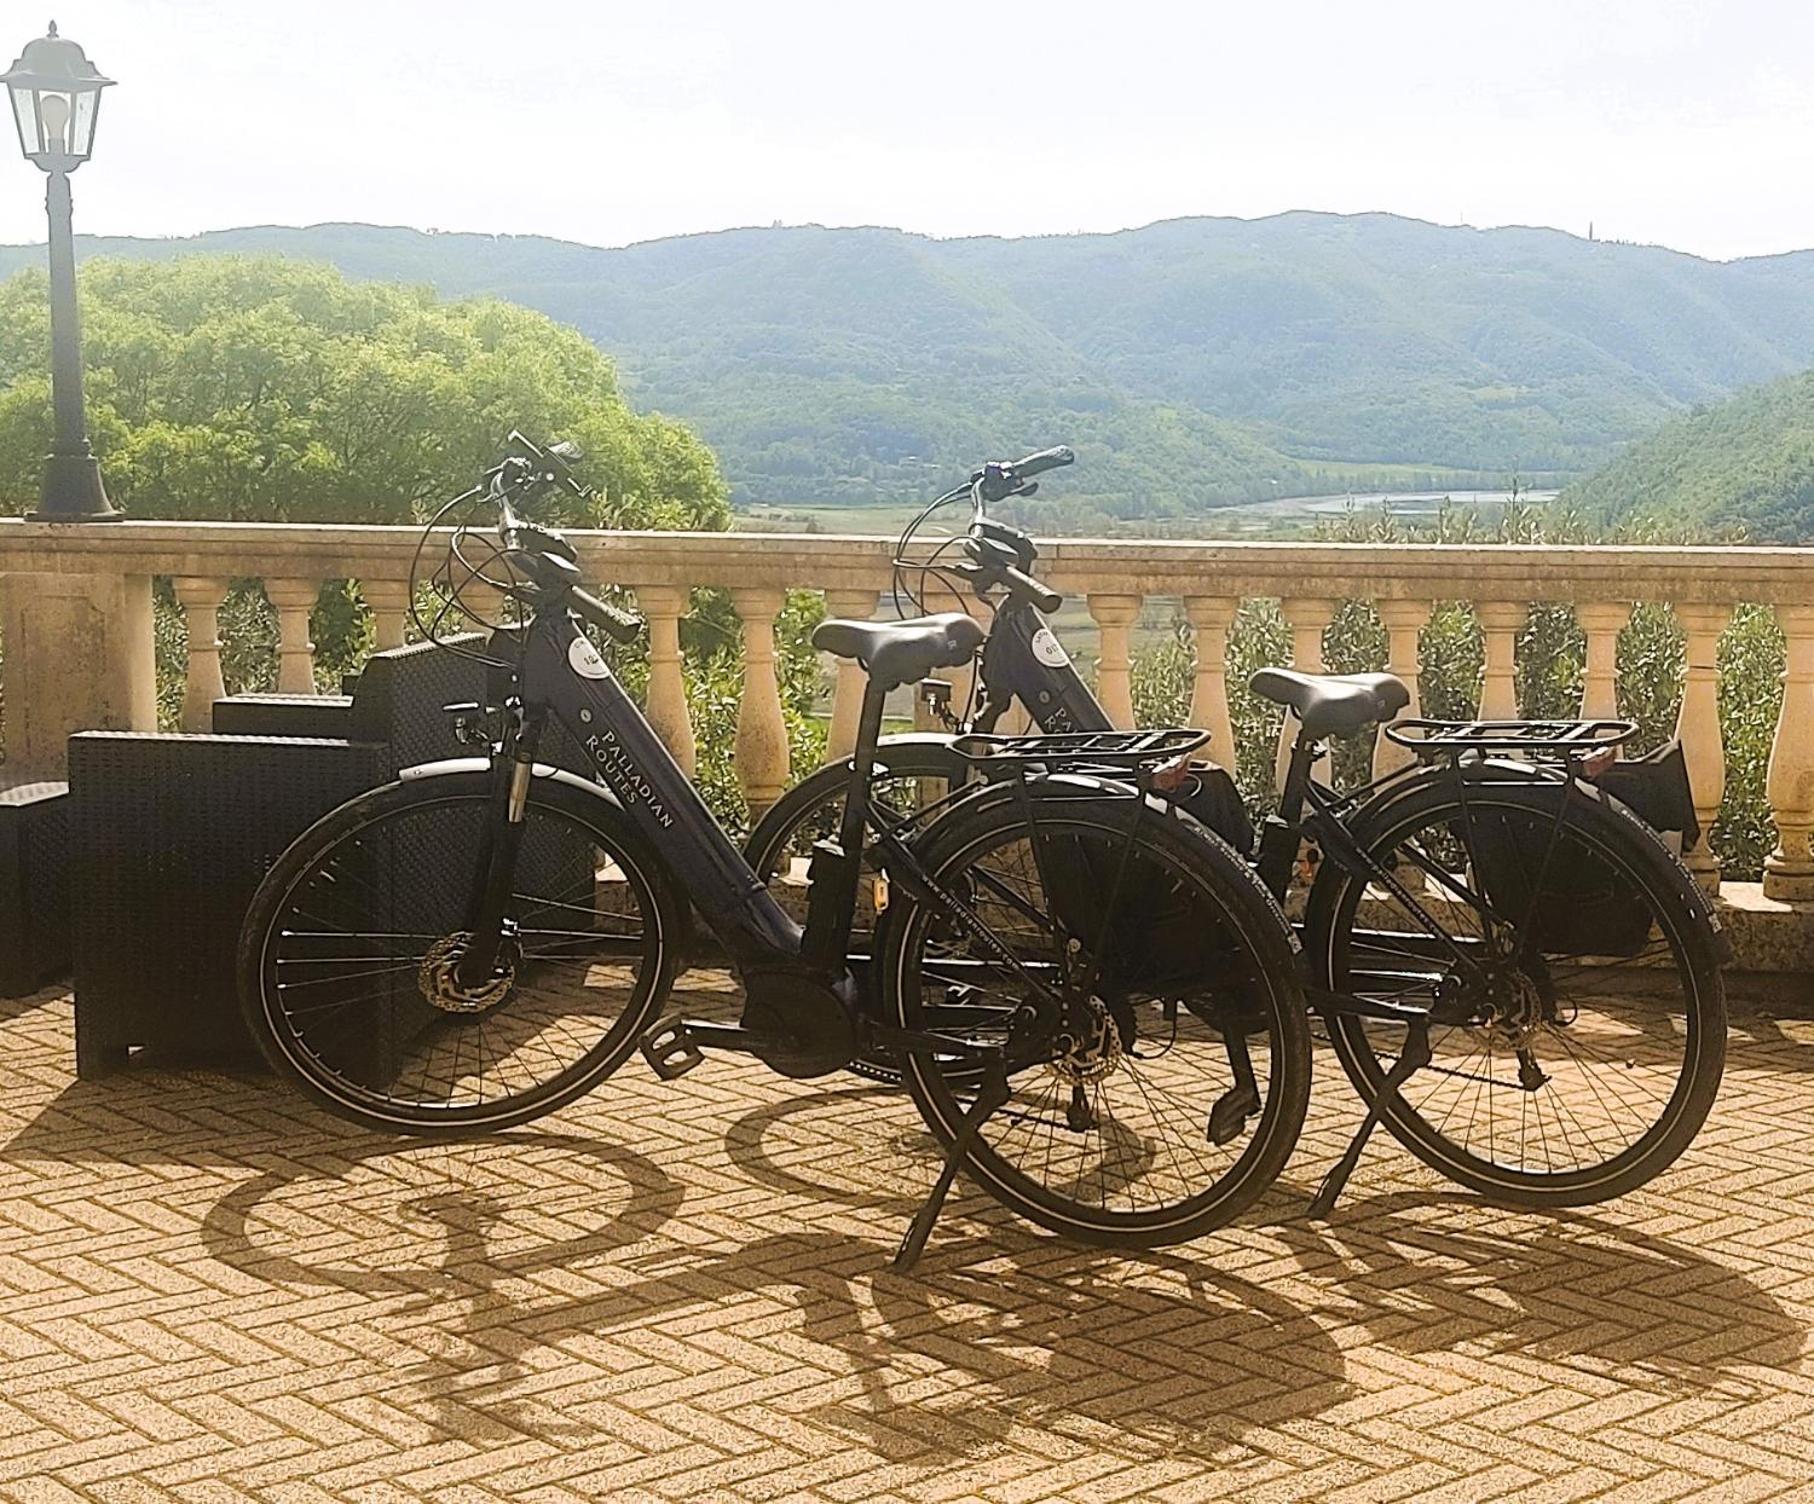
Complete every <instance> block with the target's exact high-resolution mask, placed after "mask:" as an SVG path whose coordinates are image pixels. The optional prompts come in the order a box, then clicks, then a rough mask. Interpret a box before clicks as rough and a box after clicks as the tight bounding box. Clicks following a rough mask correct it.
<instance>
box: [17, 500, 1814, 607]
mask: <svg viewBox="0 0 1814 1504" xmlns="http://www.w3.org/2000/svg"><path fill="white" fill-rule="evenodd" d="M419 536H420V530H419V529H418V528H414V527H407V526H399V527H374V526H356V525H334V524H323V523H239V522H150V521H145V522H140V521H126V522H113V523H87V524H79V523H78V524H71V523H42V522H31V521H28V520H25V519H23V518H0V573H59V574H61V573H84V572H103V573H114V572H119V573H130V574H161V575H200V576H214V577H221V576H236V577H237V576H248V577H263V578H285V577H291V578H305V579H307V578H313V579H326V578H334V577H339V576H352V577H360V576H369V577H371V578H374V579H400V578H402V577H404V576H405V575H406V574H407V573H408V570H409V567H410V562H411V560H412V558H413V556H414V554H415V550H416V545H417V541H418V538H419ZM569 536H570V537H571V538H572V540H573V542H574V543H575V545H576V546H577V547H578V548H579V550H580V552H581V555H582V557H584V558H585V560H586V561H587V566H588V570H589V573H590V574H591V575H592V577H593V578H594V579H595V580H596V581H597V582H599V583H600V584H625V585H676V586H680V585H725V586H735V587H745V588H755V589H763V588H777V587H787V586H797V587H798V586H811V587H820V588H827V589H833V590H837V589H845V590H865V589H882V588H885V587H886V585H887V583H888V579H889V574H890V560H891V559H892V556H893V551H894V540H893V539H892V538H884V537H867V536H861V537H859V536H838V535H830V534H823V533H812V534H793V533H653V532H593V531H586V530H579V529H576V530H574V531H573V532H571V533H570V534H569ZM429 548H430V553H429V555H428V556H425V557H427V558H428V559H429V560H430V562H431V567H432V562H433V559H432V555H433V550H434V548H435V545H433V544H430V546H429ZM1039 572H1040V574H1041V575H1042V577H1043V578H1045V579H1046V580H1048V581H1049V582H1050V583H1051V584H1052V585H1053V587H1054V588H1056V589H1059V590H1069V591H1072V592H1078V591H1086V590H1087V591H1091V592H1097V593H1103V594H1113V593H1118V592H1119V593H1126V594H1137V595H1204V596H1223V597H1227V596H1241V595H1279V594H1286V595H1291V596H1296V597H1331V598H1337V597H1348V596H1364V597H1371V598H1374V599H1403V600H1432V599H1455V598H1469V599H1475V600H1485V599H1499V600H1543V599H1553V600H1579V601H1588V600H1611V601H1631V600H1658V601H1672V602H1676V603H1692V602H1706V603H1716V604H1723V603H1731V602H1734V601H1741V600H1745V601H1760V602H1771V603H1779V604H1785V605H1814V549H1799V548H1759V547H1725V546H1707V547H1684V546H1664V545H1624V544H1592V545H1575V544H1464V543H1278V542H1248V541H1229V542H1178V541H1172V540H1162V539H1091V538H1064V539H1054V540H1051V541H1048V542H1045V543H1042V544H1041V562H1040V569H1039Z"/></svg>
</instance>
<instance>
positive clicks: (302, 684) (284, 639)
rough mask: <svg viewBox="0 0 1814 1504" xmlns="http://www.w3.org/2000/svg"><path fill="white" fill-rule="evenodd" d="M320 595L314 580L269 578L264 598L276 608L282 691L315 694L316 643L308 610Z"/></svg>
mask: <svg viewBox="0 0 1814 1504" xmlns="http://www.w3.org/2000/svg"><path fill="white" fill-rule="evenodd" d="M320 597H321V585H320V583H319V582H318V581H315V580H266V581H265V599H266V600H268V601H269V602H270V603H271V605H272V606H273V607H274V608H275V609H276V612H277V689H278V692H279V693H280V694H286V695H312V694H314V693H315V692H316V690H315V644H314V643H313V642H311V641H310V640H309V613H310V612H312V611H313V610H314V609H315V602H316V601H317V600H318V599H320Z"/></svg>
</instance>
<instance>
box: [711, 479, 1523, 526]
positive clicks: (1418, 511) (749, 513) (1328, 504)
mask: <svg viewBox="0 0 1814 1504" xmlns="http://www.w3.org/2000/svg"><path fill="white" fill-rule="evenodd" d="M1555 494H1556V493H1555V492H1554V491H1526V492H1525V493H1524V496H1525V499H1526V500H1528V501H1532V502H1545V501H1549V500H1551V499H1552V498H1553V497H1554V496H1555ZM1510 496H1511V493H1510V492H1509V491H1503V490H1499V491H1472V490H1460V489H1457V490H1453V491H1378V492H1373V493H1370V494H1366V495H1361V494H1343V495H1337V496H1281V497H1279V498H1278V499H1277V500H1275V501H1254V502H1247V503H1245V504H1243V505H1241V506H1232V507H1221V508H1218V509H1217V510H1215V511H1213V512H1205V513H1203V514H1202V515H1201V516H1197V517H1191V518H1187V519H1184V518H1180V519H1171V520H1168V521H1167V522H1166V524H1165V526H1164V536H1166V537H1169V538H1192V537H1195V538H1253V537H1273V538H1290V537H1294V536H1299V535H1302V534H1304V533H1307V532H1309V531H1310V530H1311V528H1312V527H1314V526H1315V525H1316V522H1317V520H1318V519H1319V518H1328V517H1339V516H1340V515H1341V514H1342V512H1343V511H1345V510H1346V509H1347V508H1348V507H1349V506H1350V505H1353V506H1354V507H1356V508H1357V509H1359V510H1362V511H1370V510H1372V509H1375V508H1377V507H1379V506H1381V505H1386V506H1389V507H1390V509H1391V511H1392V513H1393V515H1394V516H1397V517H1399V518H1402V519H1403V520H1405V521H1407V522H1418V521H1425V520H1427V519H1428V518H1430V517H1432V516H1434V515H1435V513H1436V511H1437V509H1438V508H1439V507H1440V506H1441V505H1442V504H1443V502H1444V501H1447V502H1448V503H1449V504H1450V505H1452V506H1454V507H1457V508H1464V507H1472V508H1474V509H1475V510H1476V511H1479V512H1480V513H1482V514H1483V516H1485V517H1487V518H1493V517H1497V515H1498V513H1499V511H1500V509H1501V508H1502V507H1504V505H1505V503H1506V502H1507V501H1508V500H1509V499H1510ZM918 511H919V508H918V507H913V506H898V505H892V504H889V505H877V506H849V507H831V506H809V505H795V506H787V505H781V504H777V503H764V504H758V505H755V506H750V507H747V508H739V509H738V512H737V523H736V525H737V527H738V529H739V530H740V531H746V532H771V533H800V532H823V533H834V534H836V533H844V534H849V533H879V534H882V535H883V536H886V537H894V536H896V535H898V534H899V533H900V531H901V529H902V528H904V527H906V525H907V524H908V523H909V522H910V521H912V520H913V518H914V516H915V515H916V514H917V513H918ZM964 515H965V514H964V509H963V508H962V507H961V506H952V507H951V508H949V509H948V511H947V512H945V513H944V514H942V516H943V518H945V519H948V521H949V522H950V524H951V525H953V526H955V525H958V524H961V523H962V522H963V520H964ZM1153 530H1154V524H1151V523H1134V524H1130V525H1129V526H1127V527H1126V528H1125V530H1118V531H1125V534H1126V535H1128V536H1134V537H1148V536H1152V535H1153Z"/></svg>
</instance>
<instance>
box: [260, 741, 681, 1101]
mask: <svg viewBox="0 0 1814 1504" xmlns="http://www.w3.org/2000/svg"><path fill="white" fill-rule="evenodd" d="M493 818H494V815H493V811H492V805H491V790H490V778H489V775H488V774H486V773H484V772H470V773H469V772H459V773H453V774H445V775H440V776H436V777H429V778H422V779H417V780H409V781H405V782H400V783H394V784H390V785H388V786H387V787H385V788H381V789H377V790H374V791H373V792H372V793H370V794H365V795H361V796H360V797H359V798H357V799H355V800H353V801H351V802H350V803H348V804H346V805H344V806H342V807H341V808H340V809H339V810H336V811H335V812H334V813H333V814H331V815H329V816H327V817H326V818H325V819H323V820H321V821H319V822H317V823H316V824H315V825H314V826H313V827H311V828H310V829H309V830H308V831H306V832H304V834H303V835H302V836H301V837H300V838H299V839H298V840H297V841H296V843H295V844H294V845H293V846H291V848H290V849H289V850H288V851H287V852H285V853H284V855H283V857H282V859H281V860H280V861H279V862H278V863H277V865H276V866H274V867H273V868H272V869H271V871H270V872H269V874H267V876H266V878H265V880H264V882H263V883H262V884H261V885H260V887H259V890H258V893H257V895H256V896H255V897H254V899H253V902H252V905H251V908H250V910H249V911H248V913H247V916H246V922H245V926H244V928H243V929H242V931H241V936H240V955H239V968H240V996H241V1003H242V1007H243V1011H244V1015H245V1019H246V1024H247V1027H248V1028H249V1029H250V1031H251V1033H252V1036H253V1038H254V1039H256V1040H257V1042H258V1044H259V1047H260V1048H261V1050H262V1051H263V1052H264V1055H265V1057H266V1058H267V1059H268V1060H269V1061H270V1063H271V1065H272V1066H273V1067H274V1068H275V1069H276V1070H277V1071H278V1072H279V1073H280V1074H281V1075H284V1076H287V1077H288V1078H289V1079H290V1080H291V1081H292V1082H294V1083H295V1084H296V1085H298V1086H299V1087H300V1088H301V1089H302V1090H303V1091H304V1092H305V1093H306V1094H307V1095H309V1096H310V1097H312V1098H313V1099H314V1100H315V1101H316V1102H318V1103H320V1104H321V1105H322V1106H324V1107H326V1108H327V1109H328V1110H330V1111H331V1112H334V1113H336V1114H338V1115H339V1116H341V1117H344V1118H348V1119H350V1120H351V1121H353V1122H356V1123H359V1124H361V1125H362V1126H364V1127H367V1128H372V1129H376V1130H378V1131H380V1132H391V1133H411V1134H426V1135H444V1136H455V1135H461V1134H471V1133H487V1132H492V1131H494V1130H497V1129H500V1128H508V1127H511V1126H513V1125H515V1124H518V1123H523V1122H527V1121H528V1120H529V1119H531V1118H536V1117H540V1116H541V1115H542V1114H543V1113H547V1112H552V1111H554V1110H555V1109H556V1108H558V1107H560V1106H562V1105H564V1104H565V1103H567V1102H570V1101H572V1100H573V1099H574V1098H575V1097H578V1096H579V1095H581V1094H582V1093H584V1092H586V1091H589V1090H590V1089H591V1088H592V1087H594V1086H596V1085H597V1084H598V1083H599V1082H600V1081H602V1080H603V1079H604V1078H605V1077H606V1076H607V1075H609V1074H610V1072H611V1071H612V1070H614V1069H615V1068H616V1067H617V1066H618V1065H619V1064H621V1063H622V1062H623V1060H624V1059H625V1057H626V1056H628V1055H629V1053H630V1052H631V1050H632V1049H633V1048H634V1046H635V1042H636V1039H637V1037H638V1035H639V1034H640V1033H641V1031H642V1029H643V1028H644V1027H645V1026H646V1025H647V1024H648V1023H649V1022H650V1021H651V1020H652V1019H653V1016H654V1014H655V1012H656V1010H657V1009H658V1008H659V1007H660V1006H661V1003H662V1000H663V998H664V997H665V995H666V992H667V988H668V984H669V982H670V981H671V980H672V976H673V970H674V955H675V953H676V948H677V947H676V942H677V939H678V920H677V917H676V910H675V906H674V905H673V904H672V902H670V901H667V900H666V899H664V896H663V892H662V889H661V887H660V885H659V884H658V882H657V879H656V877H655V875H654V874H655V872H656V871H657V869H656V868H655V867H654V866H653V864H652V863H651V861H650V859H649V858H648V856H647V854H646V853H645V851H644V850H643V849H642V846H641V843H640V841H639V840H638V839H637V838H636V837H635V836H634V834H633V833H632V832H631V831H629V829H628V828H627V827H626V826H624V825H623V824H622V822H621V820H620V819H618V818H616V812H615V810H614V809H613V808H612V806H610V805H609V804H607V803H605V802H604V801H603V800H602V799H599V798H595V797H592V796H590V795H588V794H587V793H586V792H585V791H584V790H583V789H575V788H571V787H568V786H566V785H564V784H561V783H558V782H555V781H552V780H546V779H536V780H535V781H534V782H533V784H532V786H531V792H530V795H529V799H528V803H527V805H526V807H525V810H524V823H523V839H522V845H521V847H520V850H519V855H518V860H517V869H516V876H515V881H514V883H513V892H512V895H511V898H510V901H509V903H508V906H507V910H506V920H505V938H504V944H503V949H502V952H501V955H500V965H499V969H498V972H497V974H496V975H495V976H494V978H493V979H492V980H491V981H489V982H488V983H487V984H485V985H484V986H483V987H479V988H471V987H464V986H462V985H461V984H460V981H459V978H458V976H457V974H456V972H455V964H456V962H457V960H458V957H459V954H460V951H461V948H462V946H463V945H464V943H465V941H466V938H467V932H466V928H465V926H466V924H467V914H468V912H469V908H470V905H471V903H472V898H473V893H474V889H475V883H476V880H477V874H478V872H479V871H480V864H481V862H482V860H483V858H482V855H481V853H482V852H483V850H484V849H485V846H484V842H485V836H486V833H487V830H488V828H489V826H488V822H490V821H491V820H492V819H493Z"/></svg>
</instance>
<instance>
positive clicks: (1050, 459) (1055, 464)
mask: <svg viewBox="0 0 1814 1504" xmlns="http://www.w3.org/2000/svg"><path fill="white" fill-rule="evenodd" d="M1076 458H1077V453H1076V451H1075V450H1073V449H1072V448H1071V446H1070V445H1069V444H1056V445H1054V446H1053V447H1052V448H1050V449H1042V450H1040V451H1039V453H1038V454H1029V455H1028V456H1027V457H1026V458H1025V459H1024V460H1016V461H1015V462H1014V463H1013V464H1012V465H1010V466H1009V467H1008V468H1009V469H1010V470H1012V471H1013V472H1014V473H1015V474H1016V475H1019V476H1021V477H1022V478H1026V477H1030V476H1034V475H1043V474H1044V473H1045V472H1046V471H1047V470H1057V469H1059V468H1060V467H1061V466H1064V465H1069V464H1072V463H1073V462H1075V460H1076Z"/></svg>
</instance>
